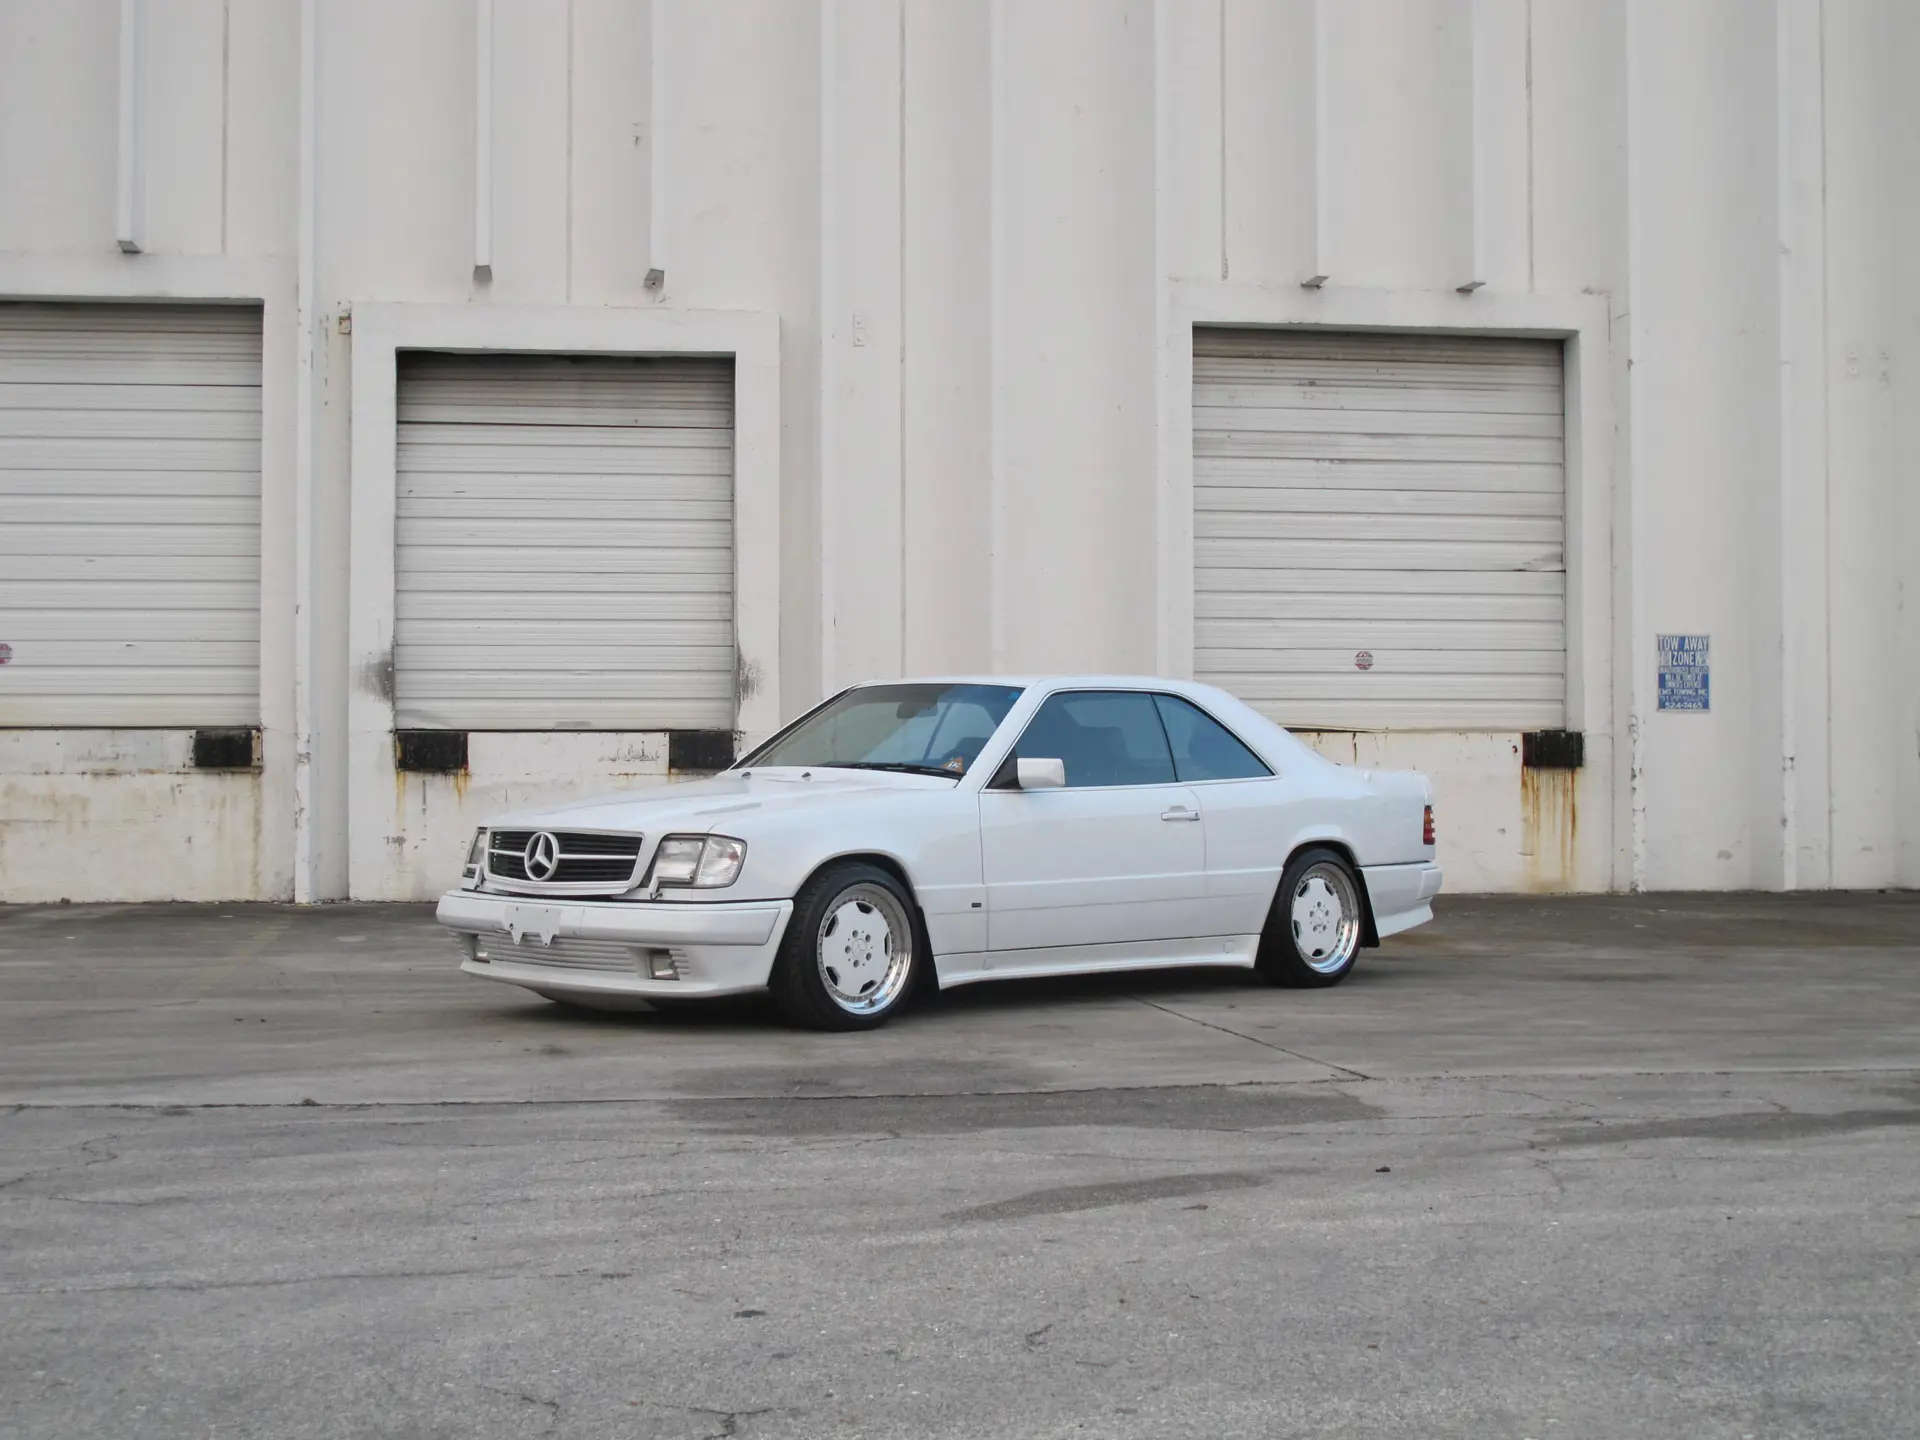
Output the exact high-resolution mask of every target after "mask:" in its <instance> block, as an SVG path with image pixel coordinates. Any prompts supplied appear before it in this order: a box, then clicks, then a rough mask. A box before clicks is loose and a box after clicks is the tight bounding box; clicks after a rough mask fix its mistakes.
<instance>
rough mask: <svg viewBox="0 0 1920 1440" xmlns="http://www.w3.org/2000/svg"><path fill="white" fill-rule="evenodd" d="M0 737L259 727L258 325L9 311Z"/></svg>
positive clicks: (124, 308)
mask: <svg viewBox="0 0 1920 1440" xmlns="http://www.w3.org/2000/svg"><path fill="white" fill-rule="evenodd" d="M0 641H4V642H5V643H6V644H8V645H9V646H11V647H12V653H11V657H10V660H9V663H7V664H6V665H5V666H0V726H6V725H17V726H49V725H77V726H88V727H104V726H124V727H137V726H159V725H171V726H217V725H251V724H255V723H257V722H258V720H259V718H260V312H259V311H258V310H256V309H252V308H250V307H244V306H231V307H185V306H168V305H148V306H130V305H89V306H81V305H32V304H0Z"/></svg>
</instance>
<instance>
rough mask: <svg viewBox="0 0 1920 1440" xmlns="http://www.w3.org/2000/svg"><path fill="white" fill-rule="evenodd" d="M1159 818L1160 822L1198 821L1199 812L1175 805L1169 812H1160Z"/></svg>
mask: <svg viewBox="0 0 1920 1440" xmlns="http://www.w3.org/2000/svg"><path fill="white" fill-rule="evenodd" d="M1160 818H1161V819H1162V820H1198V819H1199V818H1200V812H1199V811H1198V810H1189V809H1188V808H1187V807H1186V806H1184V805H1176V806H1174V807H1173V808H1172V809H1171V810H1162V811H1161V812H1160Z"/></svg>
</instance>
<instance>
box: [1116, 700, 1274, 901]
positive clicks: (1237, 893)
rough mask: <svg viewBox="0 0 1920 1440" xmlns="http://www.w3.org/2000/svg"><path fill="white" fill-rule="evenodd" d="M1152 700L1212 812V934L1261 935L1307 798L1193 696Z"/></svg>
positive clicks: (1187, 778)
mask: <svg viewBox="0 0 1920 1440" xmlns="http://www.w3.org/2000/svg"><path fill="white" fill-rule="evenodd" d="M1153 698H1154V704H1155V705H1156V706H1158V707H1159V711H1160V721H1161V723H1162V724H1163V725H1165V726H1166V730H1167V741H1168V743H1169V744H1170V745H1171V747H1172V749H1173V773H1174V778H1175V779H1177V780H1178V781H1180V783H1181V784H1183V785H1191V786H1192V787H1193V788H1194V791H1195V793H1196V794H1198V795H1199V796H1200V798H1201V803H1202V804H1204V805H1205V806H1206V809H1207V821H1206V834H1207V884H1206V896H1207V933H1209V934H1214V933H1219V934H1222V935H1255V934H1258V933H1259V932H1260V930H1261V929H1262V928H1263V927H1264V926H1265V925H1266V922H1267V911H1268V908H1269V907H1270V906H1271V905H1272V903H1273V895H1274V890H1275V889H1276V888H1277V887H1278V885H1279V883H1280V871H1281V868H1282V867H1283V866H1284V865H1285V864H1286V859H1287V843H1288V837H1289V836H1291V835H1292V834H1294V833H1295V831H1296V829H1297V828H1298V825H1299V823H1300V815H1299V811H1300V809H1301V803H1300V801H1299V799H1298V798H1297V797H1296V796H1295V795H1294V793H1293V786H1292V783H1291V782H1290V781H1289V780H1288V779H1287V778H1286V777H1283V776H1279V775H1276V774H1274V772H1273V770H1272V768H1271V767H1270V766H1269V765H1268V764H1267V762H1266V761H1264V760H1262V759H1261V758H1260V757H1259V756H1258V755H1256V754H1254V753H1253V751H1252V749H1251V748H1249V747H1248V745H1247V744H1246V743H1245V742H1244V741H1242V740H1241V739H1240V737H1239V736H1237V735H1235V734H1234V733H1233V732H1232V731H1231V730H1229V729H1228V728H1227V727H1226V726H1224V725H1222V724H1221V723H1220V722H1219V721H1218V720H1216V719H1214V718H1213V716H1211V715H1209V714H1208V713H1207V712H1206V711H1204V710H1202V709H1201V708H1200V707H1199V706H1197V705H1195V704H1194V703H1193V702H1192V701H1191V700H1187V699H1185V698H1183V697H1181V696H1178V695H1166V694H1159V695H1155V696H1154V697H1153Z"/></svg>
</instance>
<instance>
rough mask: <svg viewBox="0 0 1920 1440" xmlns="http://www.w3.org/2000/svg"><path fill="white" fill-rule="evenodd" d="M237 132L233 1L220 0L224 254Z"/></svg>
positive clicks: (221, 201) (221, 236) (221, 251)
mask: <svg viewBox="0 0 1920 1440" xmlns="http://www.w3.org/2000/svg"><path fill="white" fill-rule="evenodd" d="M232 135H233V0H220V253H221V254H222V255H224V254H226V253H227V211H228V209H229V208H231V207H230V204H229V196H230V191H229V189H228V164H229V160H228V151H229V149H230V147H231V140H232Z"/></svg>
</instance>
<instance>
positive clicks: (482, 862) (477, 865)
mask: <svg viewBox="0 0 1920 1440" xmlns="http://www.w3.org/2000/svg"><path fill="white" fill-rule="evenodd" d="M486 863H487V831H486V827H485V826H482V827H481V828H480V829H478V830H476V831H474V832H473V843H472V844H471V845H469V846H467V864H466V868H465V869H464V870H463V871H462V872H461V875H460V888H461V889H462V890H472V889H474V888H475V887H477V886H478V885H479V884H480V876H481V873H482V872H483V871H484V870H485V869H486Z"/></svg>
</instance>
